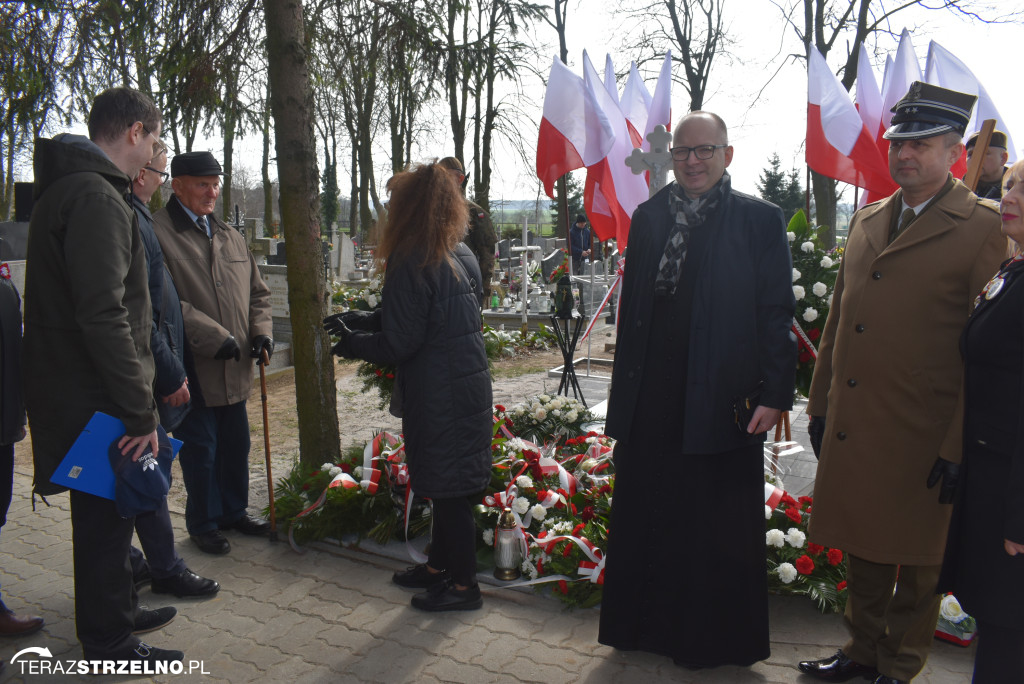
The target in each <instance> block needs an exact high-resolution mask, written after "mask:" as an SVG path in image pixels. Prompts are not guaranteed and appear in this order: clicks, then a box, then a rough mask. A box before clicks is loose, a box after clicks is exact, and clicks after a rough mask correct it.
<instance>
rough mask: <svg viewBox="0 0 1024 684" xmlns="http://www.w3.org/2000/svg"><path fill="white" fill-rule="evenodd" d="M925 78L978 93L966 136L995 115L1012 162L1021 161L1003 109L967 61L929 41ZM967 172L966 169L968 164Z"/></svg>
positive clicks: (977, 129)
mask: <svg viewBox="0 0 1024 684" xmlns="http://www.w3.org/2000/svg"><path fill="white" fill-rule="evenodd" d="M925 79H926V80H927V81H928V83H933V84H935V85H937V86H942V87H943V88H949V89H950V90H956V91H958V92H961V93H967V94H969V95H976V96H977V98H978V102H977V103H976V104H975V105H974V111H973V112H972V114H971V121H970V123H968V124H967V135H966V136H965V137H970V136H971V135H972V134H974V133H975V132H976V131H979V130H981V124H982V122H984V121H985V119H995V120H996V128H997V129H999V130H1000V131H1003V132H1004V133H1006V151H1007V152H1008V153H1009V155H1010V156H1009V161H1010V163H1013V162H1015V161H1017V152H1016V148H1015V147H1014V145H1013V138H1011V137H1010V130H1009V128H1008V127H1007V125H1006V122H1005V121H1004V120H1003V118H1002V117H1001V116H1000V115H999V110H998V109H996V105H995V103H994V102H993V101H992V98H991V97H990V96H989V94H988V91H987V90H985V86H983V85H981V82H980V81H978V79H977V78H975V76H974V73H973V72H971V70H970V69H968V68H967V65H966V64H964V63H963V62H961V61H960V60H959V59H958V58H957V57H956V55H954V54H953V53H952V52H950V51H949V50H947V49H946V48H944V47H942V46H941V45H939V44H938V43H936V42H935V41H934V40H933V41H931V43H929V45H928V60H927V66H926V67H925ZM964 173H966V166H965V169H964ZM954 175H956V176H957V177H958V178H962V177H963V173H960V174H956V173H955V172H954Z"/></svg>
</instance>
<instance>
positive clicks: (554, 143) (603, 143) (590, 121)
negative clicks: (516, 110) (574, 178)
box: [537, 57, 614, 199]
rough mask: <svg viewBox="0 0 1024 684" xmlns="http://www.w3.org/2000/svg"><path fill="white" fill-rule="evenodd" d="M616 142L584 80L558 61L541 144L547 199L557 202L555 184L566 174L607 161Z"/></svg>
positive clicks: (540, 163)
mask: <svg viewBox="0 0 1024 684" xmlns="http://www.w3.org/2000/svg"><path fill="white" fill-rule="evenodd" d="M605 97H607V93H606V94H605ZM613 141H614V133H613V132H612V128H611V123H610V122H609V120H608V117H607V116H606V115H605V113H604V109H603V108H601V107H599V106H598V105H597V104H596V102H594V96H593V94H592V93H590V92H588V90H587V88H586V86H585V84H584V83H583V79H582V78H580V77H579V76H577V75H576V74H574V73H572V71H570V70H569V68H568V67H567V66H565V65H564V64H562V62H561V60H559V59H558V58H557V57H556V58H554V60H553V63H552V65H551V74H550V75H549V76H548V88H547V93H546V94H545V95H544V115H543V118H542V119H541V122H540V136H539V139H538V141H537V177H538V178H539V179H540V180H541V182H542V183H543V184H544V192H545V193H547V196H548V197H550V198H552V199H554V197H555V181H556V180H558V179H559V178H561V177H562V176H563V175H565V174H566V173H568V172H570V171H572V170H574V169H579V168H583V167H584V166H590V165H592V164H596V163H598V162H599V161H601V160H602V159H604V158H605V157H606V156H607V155H608V151H609V150H610V149H611V145H612V142H613Z"/></svg>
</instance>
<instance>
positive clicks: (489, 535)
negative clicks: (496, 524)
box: [483, 528, 494, 546]
mask: <svg viewBox="0 0 1024 684" xmlns="http://www.w3.org/2000/svg"><path fill="white" fill-rule="evenodd" d="M483 537H484V544H487V545H488V546H493V545H494V530H492V529H490V528H488V529H486V530H484V533H483Z"/></svg>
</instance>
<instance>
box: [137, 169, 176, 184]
mask: <svg viewBox="0 0 1024 684" xmlns="http://www.w3.org/2000/svg"><path fill="white" fill-rule="evenodd" d="M142 168H144V169H146V171H152V172H153V173H156V174H159V175H160V182H161V183H166V182H167V179H168V178H170V177H171V174H169V173H167V172H166V171H157V170H156V169H154V168H153V167H152V166H144V167H142Z"/></svg>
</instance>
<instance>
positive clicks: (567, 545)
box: [562, 542, 573, 558]
mask: <svg viewBox="0 0 1024 684" xmlns="http://www.w3.org/2000/svg"><path fill="white" fill-rule="evenodd" d="M572 547H573V543H572V542H566V543H565V548H564V549H562V558H568V557H569V554H570V553H572Z"/></svg>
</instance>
